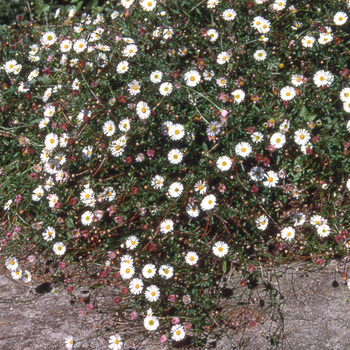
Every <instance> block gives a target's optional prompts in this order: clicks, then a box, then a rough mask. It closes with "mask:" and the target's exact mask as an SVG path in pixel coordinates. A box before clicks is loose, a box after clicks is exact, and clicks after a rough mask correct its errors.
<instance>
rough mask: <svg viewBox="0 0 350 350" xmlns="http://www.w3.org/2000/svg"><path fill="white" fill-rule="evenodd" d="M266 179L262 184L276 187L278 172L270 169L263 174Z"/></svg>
mask: <svg viewBox="0 0 350 350" xmlns="http://www.w3.org/2000/svg"><path fill="white" fill-rule="evenodd" d="M264 176H265V178H266V180H265V181H264V182H263V184H264V186H266V187H270V188H271V187H276V185H277V182H278V180H279V179H278V174H277V173H275V172H274V171H272V170H270V171H268V172H267V174H265V175H264Z"/></svg>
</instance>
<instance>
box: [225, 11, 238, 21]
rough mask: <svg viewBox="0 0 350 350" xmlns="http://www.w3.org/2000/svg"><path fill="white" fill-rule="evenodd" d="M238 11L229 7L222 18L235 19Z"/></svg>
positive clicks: (226, 19)
mask: <svg viewBox="0 0 350 350" xmlns="http://www.w3.org/2000/svg"><path fill="white" fill-rule="evenodd" d="M236 15H237V13H236V11H235V10H234V9H227V10H225V11H224V12H223V13H222V18H223V19H224V20H225V21H233V20H234V19H235V18H236Z"/></svg>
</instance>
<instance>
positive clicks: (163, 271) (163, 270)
mask: <svg viewBox="0 0 350 350" xmlns="http://www.w3.org/2000/svg"><path fill="white" fill-rule="evenodd" d="M159 275H160V276H161V277H162V278H164V279H167V280H168V279H170V278H171V277H173V276H174V268H173V267H172V266H170V265H162V266H161V267H160V268H159Z"/></svg>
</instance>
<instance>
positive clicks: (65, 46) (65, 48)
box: [60, 39, 73, 52]
mask: <svg viewBox="0 0 350 350" xmlns="http://www.w3.org/2000/svg"><path fill="white" fill-rule="evenodd" d="M72 46H73V44H72V42H71V41H70V40H68V39H66V40H63V41H62V42H61V44H60V49H61V52H69V51H70V50H71V49H72Z"/></svg>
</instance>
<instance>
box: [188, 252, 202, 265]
mask: <svg viewBox="0 0 350 350" xmlns="http://www.w3.org/2000/svg"><path fill="white" fill-rule="evenodd" d="M198 260H199V257H198V254H197V253H196V252H192V251H191V252H188V253H187V254H186V256H185V261H186V263H187V264H189V265H191V266H193V265H196V264H197V262H198Z"/></svg>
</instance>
